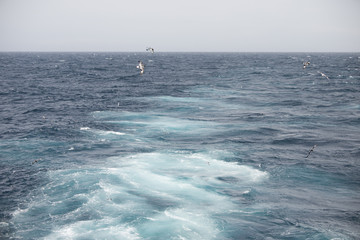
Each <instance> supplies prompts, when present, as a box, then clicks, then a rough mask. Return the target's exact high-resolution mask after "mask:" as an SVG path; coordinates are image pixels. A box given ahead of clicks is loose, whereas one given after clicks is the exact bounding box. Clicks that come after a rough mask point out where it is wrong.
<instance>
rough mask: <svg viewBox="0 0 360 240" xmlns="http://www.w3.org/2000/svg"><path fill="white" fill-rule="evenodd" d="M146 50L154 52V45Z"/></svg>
mask: <svg viewBox="0 0 360 240" xmlns="http://www.w3.org/2000/svg"><path fill="white" fill-rule="evenodd" d="M146 51H147V52H151V53H154V51H155V50H154V48H152V47H148V48H146Z"/></svg>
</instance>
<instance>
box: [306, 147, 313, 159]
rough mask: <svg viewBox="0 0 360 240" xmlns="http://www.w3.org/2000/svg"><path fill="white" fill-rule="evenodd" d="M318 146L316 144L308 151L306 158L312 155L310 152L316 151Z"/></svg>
mask: <svg viewBox="0 0 360 240" xmlns="http://www.w3.org/2000/svg"><path fill="white" fill-rule="evenodd" d="M315 148H316V145H314V146H313V147H312V148H311V149H310V151H309V152H308V154H307V156H306V157H305V158H308V157H309V156H310V154H311V153H312V152H313V151H314V149H315Z"/></svg>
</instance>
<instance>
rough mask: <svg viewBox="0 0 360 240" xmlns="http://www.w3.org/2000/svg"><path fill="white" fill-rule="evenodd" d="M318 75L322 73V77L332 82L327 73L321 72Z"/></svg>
mask: <svg viewBox="0 0 360 240" xmlns="http://www.w3.org/2000/svg"><path fill="white" fill-rule="evenodd" d="M318 73H320V74H321V76H322V77H326V79H327V80H330V78H329V77H328V76H326V75H325V73H322V72H319V71H318Z"/></svg>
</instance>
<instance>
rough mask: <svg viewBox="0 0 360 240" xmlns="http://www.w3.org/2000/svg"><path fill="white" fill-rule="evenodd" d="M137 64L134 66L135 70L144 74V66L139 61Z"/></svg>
mask: <svg viewBox="0 0 360 240" xmlns="http://www.w3.org/2000/svg"><path fill="white" fill-rule="evenodd" d="M138 63H139V64H138V65H137V66H136V68H139V69H140V73H141V74H143V73H144V68H145V65H144V63H143V62H142V61H139V62H138Z"/></svg>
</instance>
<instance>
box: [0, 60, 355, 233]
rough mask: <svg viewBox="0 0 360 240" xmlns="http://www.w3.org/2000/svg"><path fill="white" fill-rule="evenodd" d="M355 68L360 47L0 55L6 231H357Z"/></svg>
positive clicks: (0, 215)
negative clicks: (344, 51)
mask: <svg viewBox="0 0 360 240" xmlns="http://www.w3.org/2000/svg"><path fill="white" fill-rule="evenodd" d="M138 60H142V61H143V62H144V63H145V72H144V74H142V75H141V74H140V73H139V71H138V69H136V65H137V62H138ZM304 61H310V65H309V66H307V67H306V68H305V69H304V68H303V62H304ZM359 69H360V55H359V54H358V53H353V54H350V53H349V54H325V53H324V54H322V53H311V54H300V53H298V54H290V53H288V54H270V53H268V54H260V53H259V54H256V53H249V54H245V53H236V54H235V53H233V54H230V53H155V54H150V53H147V54H145V53H0V104H1V105H0V106H1V107H0V121H1V122H0V123H1V125H0V134H1V135H0V230H1V235H0V238H1V239H156V240H158V239H191V240H193V239H268V240H270V239H319V240H320V239H357V238H359V236H360V230H359V229H360V174H359V172H360V70H359ZM321 73H323V74H325V75H326V76H327V77H328V78H327V77H326V76H325V75H324V76H322V74H321ZM315 145H316V146H315ZM311 149H313V151H310V150H311Z"/></svg>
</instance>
